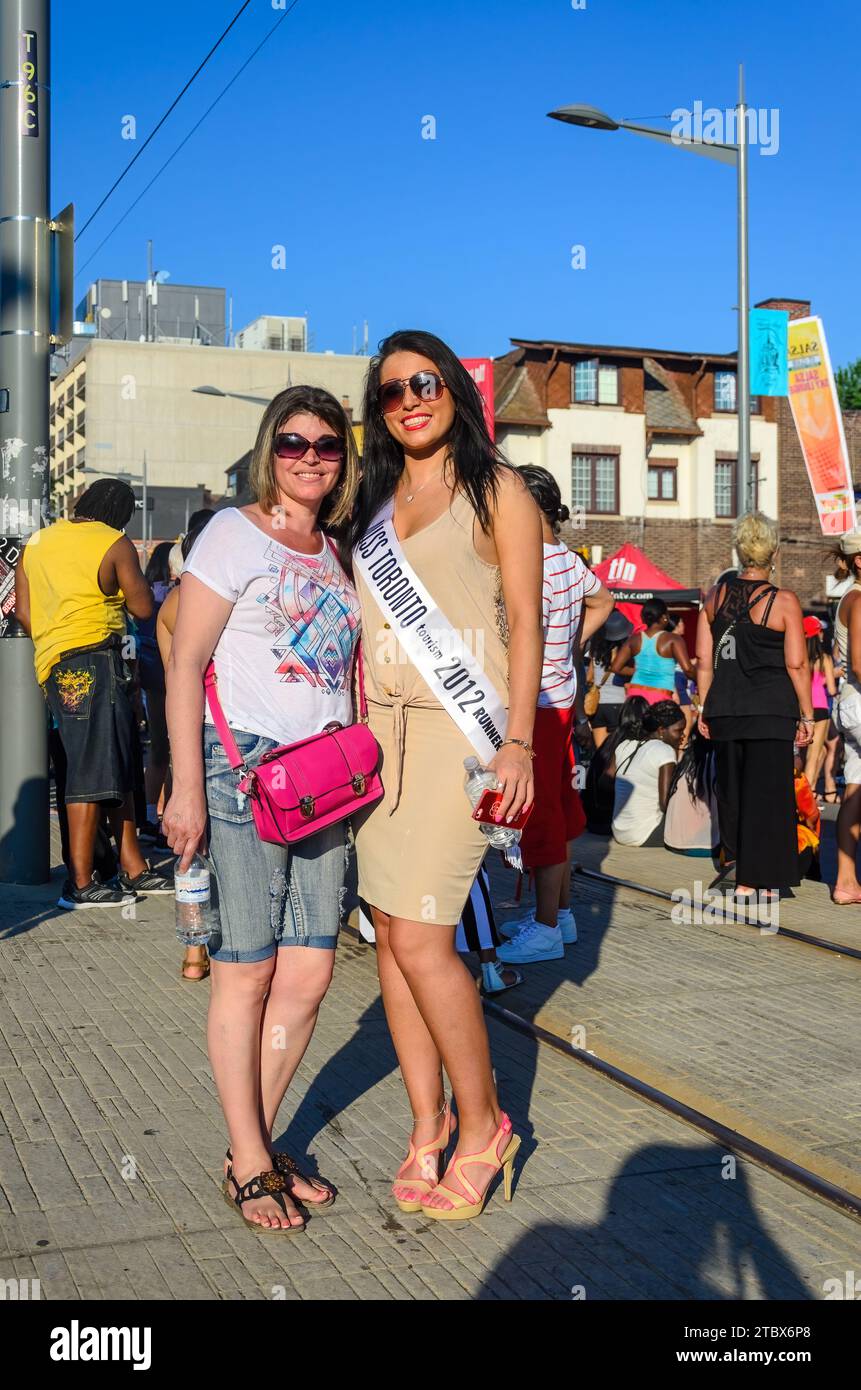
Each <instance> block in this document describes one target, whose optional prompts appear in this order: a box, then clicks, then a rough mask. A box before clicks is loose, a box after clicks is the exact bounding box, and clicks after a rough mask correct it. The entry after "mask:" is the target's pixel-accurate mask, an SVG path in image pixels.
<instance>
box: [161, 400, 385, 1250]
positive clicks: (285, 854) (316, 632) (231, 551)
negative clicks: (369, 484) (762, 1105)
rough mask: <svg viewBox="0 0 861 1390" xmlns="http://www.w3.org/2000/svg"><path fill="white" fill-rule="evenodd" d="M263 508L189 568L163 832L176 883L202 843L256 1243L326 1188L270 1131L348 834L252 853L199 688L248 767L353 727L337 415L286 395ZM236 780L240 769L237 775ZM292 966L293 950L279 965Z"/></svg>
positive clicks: (247, 1208) (243, 806) (343, 428)
mask: <svg viewBox="0 0 861 1390" xmlns="http://www.w3.org/2000/svg"><path fill="white" fill-rule="evenodd" d="M249 484H250V487H251V491H252V494H253V496H254V497H255V499H256V500H255V501H254V502H252V503H251V504H250V505H249V506H245V507H227V508H225V509H224V510H223V511H220V512H218V513H217V514H216V515H215V516H214V517H213V518H212V520H211V521H210V522H209V525H208V526H207V527H206V530H205V531H203V532H202V534H201V535H199V537H198V539H197V540H196V542H195V544H194V546H193V547H192V550H191V552H190V554H189V556H188V559H187V561H186V564H185V569H184V571H183V576H182V582H181V585H180V597H179V613H178V616H177V622H176V630H175V633H174V638H173V643H172V646H171V651H170V661H169V665H168V671H167V716H168V725H169V728H170V741H171V748H172V750H173V791H172V794H171V798H170V802H169V804H168V806H167V808H166V809H165V813H164V820H163V826H164V831H165V834H166V835H167V837H168V840H169V842H170V845H171V848H172V849H173V850H174V852H175V853H176V854H177V855H178V856H179V868H180V869H185V868H187V867H188V865H189V864H190V862H191V859H192V857H193V855H194V854H195V851H197V850H198V849H202V848H203V845H204V840H205V838H206V836H207V834H208V838H209V858H210V864H211V869H212V875H213V880H214V889H213V902H214V908H215V910H216V912H217V922H216V926H215V929H214V931H213V933H212V936H211V937H210V941H209V954H210V960H211V964H212V976H211V979H212V999H211V1002H210V1009H209V1029H208V1034H209V1056H210V1061H211V1063H212V1071H213V1076H214V1077H215V1084H216V1086H217V1087H218V1093H219V1097H220V1100H221V1104H222V1108H223V1110H224V1117H225V1120H226V1122H227V1130H228V1134H229V1138H230V1149H228V1153H227V1158H226V1168H225V1184H224V1189H223V1191H224V1196H225V1198H226V1199H227V1200H228V1201H229V1202H230V1203H231V1204H232V1205H233V1207H234V1208H235V1210H236V1211H237V1212H238V1214H239V1215H240V1216H241V1217H242V1219H243V1220H244V1221H245V1223H246V1225H247V1226H249V1227H251V1228H252V1229H253V1230H255V1231H270V1232H280V1233H281V1234H290V1233H292V1232H296V1231H299V1230H302V1229H303V1228H304V1219H303V1217H302V1215H301V1214H300V1212H299V1211H298V1210H297V1203H302V1204H304V1205H305V1206H306V1207H314V1209H315V1210H316V1209H318V1208H319V1207H322V1206H328V1205H330V1204H331V1202H332V1201H333V1194H332V1192H331V1191H330V1190H329V1188H328V1187H327V1186H326V1185H325V1184H323V1183H321V1182H319V1181H318V1180H316V1179H314V1178H309V1177H305V1176H303V1175H302V1174H301V1173H300V1172H299V1170H298V1167H297V1165H296V1163H295V1161H294V1160H293V1159H291V1158H290V1157H289V1156H288V1155H286V1154H274V1153H273V1151H272V1127H273V1124H274V1122H275V1118H276V1115H277V1113H278V1109H279V1107H280V1105H281V1102H282V1100H283V1098H284V1094H285V1092H286V1090H287V1087H288V1085H289V1083H290V1081H291V1080H292V1078H293V1076H294V1074H295V1072H296V1069H297V1067H298V1066H299V1063H300V1062H301V1060H302V1057H303V1056H304V1053H305V1050H306V1048H307V1046H308V1043H309V1041H310V1039H311V1034H312V1033H313V1031H314V1025H315V1023H316V1020H317V1010H318V1008H319V1005H320V1002H321V1000H322V998H323V996H324V994H325V993H326V990H327V988H328V986H329V981H330V979H331V976H332V967H333V965H334V959H335V946H336V943H337V938H338V926H339V918H340V899H341V890H342V887H343V883H344V860H345V855H344V850H345V829H344V822H343V821H341V822H339V823H337V824H335V825H332V826H330V827H329V828H328V829H325V830H321V831H318V832H317V833H316V834H314V835H311V836H309V837H308V838H306V839H303V840H300V841H299V842H298V843H292V844H290V845H289V846H283V847H282V846H281V845H276V844H271V843H267V842H265V841H263V840H261V839H260V838H259V837H258V835H257V830H256V828H255V824H254V820H253V816H252V809H251V805H250V802H249V800H248V798H247V796H245V795H243V793H242V792H241V791H240V790H239V789H238V785H237V776H236V775H235V774H234V772H233V770H232V768H231V764H230V761H229V759H228V756H227V753H226V751H225V748H224V746H223V744H222V742H221V739H220V737H219V734H218V733H217V731H216V729H215V726H214V723H212V722H209V720H210V718H211V714H212V711H211V710H210V711H209V713H207V710H206V708H205V705H204V686H203V678H204V673H205V671H206V670H207V667H208V665H209V662H210V660H211V659H212V660H214V664H215V674H216V677H217V682H218V685H217V690H218V699H219V702H220V704H221V707H222V711H223V714H224V717H225V719H226V721H227V725H228V726H229V729H230V733H231V734H232V737H233V740H234V741H235V743H236V746H237V748H238V750H239V754H240V756H241V757H242V759H243V766H244V767H252V768H253V767H254V766H256V764H257V763H259V762H260V760H261V759H262V758H263V757H264V756H265V755H266V754H267V753H269V752H270V751H271V750H272V749H274V748H276V747H277V746H279V745H284V744H292V743H296V742H298V741H299V740H301V739H306V738H310V737H312V736H313V735H315V734H319V733H321V732H322V731H323V729H324V728H325V727H326V725H327V724H329V723H331V722H333V721H337V722H338V723H340V724H349V723H351V722H352V692H351V684H352V671H353V658H354V652H355V646H356V640H357V637H358V627H359V605H358V600H357V598H356V593H355V590H354V588H353V585H352V583H351V581H350V579H349V578H348V576H347V574H346V572H345V570H344V568H343V566H342V565H341V562H340V560H339V558H338V555H337V554H336V552H335V547H334V545H333V544H332V543H331V542H330V539H329V535H328V534H327V533H331V532H334V531H337V529H338V528H339V527H340V526H342V525H343V524H344V523H345V522H346V520H347V518H348V517H349V515H350V512H351V509H352V505H353V500H354V498H355V495H356V490H357V486H358V458H357V454H356V445H355V441H354V439H353V435H352V431H351V429H350V425H349V422H348V420H347V417H346V415H345V413H344V410H343V407H342V406H341V405H339V404H338V402H337V401H336V400H335V398H334V397H333V396H331V395H330V394H329V393H328V391H322V390H319V389H318V388H316V387H310V386H292V387H290V388H289V389H288V390H286V391H282V392H281V393H280V394H279V395H278V396H276V397H275V399H274V400H273V401H272V402H271V403H270V405H269V406H268V408H267V410H266V412H265V413H264V416H263V419H262V421H261V424H260V430H259V432H258V435H257V442H256V444H255V446H254V452H253V456H252V462H251V471H250V477H249ZM241 771H242V769H240V772H241ZM285 948H293V949H285Z"/></svg>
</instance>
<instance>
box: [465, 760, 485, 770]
mask: <svg viewBox="0 0 861 1390" xmlns="http://www.w3.org/2000/svg"><path fill="white" fill-rule="evenodd" d="M463 765H464V767H465V768H466V770H467V772H475V769H476V768H477V767H481V763H480V762H479V761H478V758H475V757H472V758H464V760H463Z"/></svg>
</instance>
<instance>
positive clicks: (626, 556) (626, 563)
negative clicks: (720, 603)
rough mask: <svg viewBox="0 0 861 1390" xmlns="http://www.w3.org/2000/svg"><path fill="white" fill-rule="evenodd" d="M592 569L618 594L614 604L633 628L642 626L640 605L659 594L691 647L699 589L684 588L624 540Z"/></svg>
mask: <svg viewBox="0 0 861 1390" xmlns="http://www.w3.org/2000/svg"><path fill="white" fill-rule="evenodd" d="M593 572H594V573H595V574H597V576H598V578H599V579H600V581H601V583H602V584H604V585H605V586H606V588H608V589H609V590H610V592H611V593H612V594H615V595H616V596H617V603H616V607H617V608H618V609H619V611H620V612H622V613H624V615H625V617H626V618H628V619H629V620H630V621H631V622H632V623H633V624H634V630H635V632H636V631H639V629H640V628H642V626H643V624H642V621H641V619H640V605H641V604H643V603H645V602H646V600H647V599H650V598H662V599H663V600H664V603H666V604H667V605H668V607H670V608H672V609H674V610H676V611H678V613H679V616H680V617H681V618H682V619H683V620H684V621H685V637H686V639H687V642H688V646H689V648H691V643H692V642H693V640H694V615H695V612H696V609H697V608H698V607H699V604H700V601H701V598H702V595H701V593H700V591H699V589H686V588H685V587H684V585H682V584H679V583H678V581H677V580H675V579H672V578H671V577H670V576H669V575H668V574H665V572H664V571H663V570H662V569H660V568H659V566H658V565H656V564H654V562H653V561H652V560H650V559H649V557H648V555H644V554H643V552H642V550H638V549H637V547H636V546H635V545H632V544H631V542H630V541H626V542H625V544H624V545H623V546H621V548H620V549H619V550H617V551H616V553H615V555H611V556H610V558H609V559H607V560H602V561H601V563H600V564H599V565H594V566H593ZM685 610H687V612H685ZM688 615H689V616H688ZM689 629H690V631H689ZM691 649H692V648H691Z"/></svg>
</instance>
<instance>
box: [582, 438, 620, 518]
mask: <svg viewBox="0 0 861 1390" xmlns="http://www.w3.org/2000/svg"><path fill="white" fill-rule="evenodd" d="M571 497H572V501H573V503H574V506H575V507H580V508H582V509H583V511H586V512H611V513H615V512H618V510H619V455H618V454H590V453H580V452H575V453H574V454H573V455H572V459H571Z"/></svg>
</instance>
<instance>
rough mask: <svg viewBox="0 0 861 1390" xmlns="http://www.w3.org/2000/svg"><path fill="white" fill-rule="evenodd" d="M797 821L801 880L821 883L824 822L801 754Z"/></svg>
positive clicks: (797, 763)
mask: <svg viewBox="0 0 861 1390" xmlns="http://www.w3.org/2000/svg"><path fill="white" fill-rule="evenodd" d="M795 821H796V836H797V843H798V875H799V878H810V879H813V880H814V882H816V883H819V882H820V881H821V879H822V871H821V869H820V867H819V845H820V841H821V838H822V822H821V817H820V814H819V806H818V804H817V801H816V797H815V795H814V792H813V788H812V787H811V785H810V783H809V782H808V780H807V777H806V776H805V773H804V759H803V758H802V756H801V753H800V752H799V753H797V754H796V757H795Z"/></svg>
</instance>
